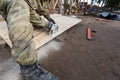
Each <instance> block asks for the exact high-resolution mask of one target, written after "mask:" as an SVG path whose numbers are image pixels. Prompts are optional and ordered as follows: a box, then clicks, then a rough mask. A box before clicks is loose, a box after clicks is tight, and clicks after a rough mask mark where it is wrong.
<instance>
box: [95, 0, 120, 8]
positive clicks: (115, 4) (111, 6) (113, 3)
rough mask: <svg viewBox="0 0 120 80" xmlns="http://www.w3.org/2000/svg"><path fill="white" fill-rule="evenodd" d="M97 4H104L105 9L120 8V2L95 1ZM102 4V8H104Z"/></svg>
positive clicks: (111, 0)
mask: <svg viewBox="0 0 120 80" xmlns="http://www.w3.org/2000/svg"><path fill="white" fill-rule="evenodd" d="M94 1H95V2H97V3H101V2H102V3H103V4H104V6H105V7H109V8H111V9H113V8H118V7H119V6H120V0H94ZM103 4H102V7H103Z"/></svg>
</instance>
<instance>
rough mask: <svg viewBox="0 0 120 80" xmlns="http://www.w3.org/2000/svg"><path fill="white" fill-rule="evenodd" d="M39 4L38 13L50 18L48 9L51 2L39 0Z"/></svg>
mask: <svg viewBox="0 0 120 80" xmlns="http://www.w3.org/2000/svg"><path fill="white" fill-rule="evenodd" d="M37 2H38V4H39V8H38V13H39V14H40V15H43V16H44V17H45V18H46V19H48V20H49V19H50V14H49V11H48V9H47V8H48V4H49V0H47V1H40V0H37Z"/></svg>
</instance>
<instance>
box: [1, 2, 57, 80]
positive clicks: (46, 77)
mask: <svg viewBox="0 0 120 80" xmlns="http://www.w3.org/2000/svg"><path fill="white" fill-rule="evenodd" d="M44 1H46V0H0V11H1V12H2V15H3V17H4V18H5V21H6V23H7V27H8V30H9V37H10V39H11V41H12V45H13V47H12V56H13V58H14V59H15V60H16V62H17V63H18V64H19V65H20V70H21V74H22V75H23V77H24V78H25V79H26V80H59V79H58V78H57V77H56V76H55V75H53V74H51V73H49V72H47V71H46V70H45V69H43V68H42V67H41V66H40V64H38V62H37V59H36V53H35V44H34V42H33V34H32V32H33V26H40V27H45V28H47V29H49V30H50V31H54V30H56V29H58V26H57V25H56V24H54V23H55V22H54V20H53V19H52V18H50V15H49V13H48V12H47V11H46V10H45V9H44V7H42V6H43V3H44ZM40 15H44V17H45V18H47V20H48V21H47V22H45V20H43V19H42V18H41V17H40Z"/></svg>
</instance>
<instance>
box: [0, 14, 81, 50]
mask: <svg viewBox="0 0 120 80" xmlns="http://www.w3.org/2000/svg"><path fill="white" fill-rule="evenodd" d="M51 17H52V18H53V19H54V20H55V22H56V23H57V24H58V25H59V30H58V32H57V33H55V34H53V35H48V33H47V32H45V31H42V32H41V31H40V32H39V30H35V31H34V32H33V33H34V39H33V41H34V42H35V49H37V48H39V47H41V46H42V45H44V44H46V43H47V42H49V41H50V40H52V39H54V38H55V37H56V36H58V35H60V34H61V33H63V32H65V31H66V30H68V29H69V28H71V27H73V26H74V25H76V24H77V23H79V22H81V20H80V19H77V18H73V17H67V16H63V15H60V14H53V15H51ZM0 26H1V25H0ZM4 27H6V26H4ZM0 35H1V37H3V39H4V40H5V42H7V44H8V45H9V46H10V47H11V48H12V44H11V41H10V39H9V36H8V30H7V29H6V28H2V29H1V30H0Z"/></svg>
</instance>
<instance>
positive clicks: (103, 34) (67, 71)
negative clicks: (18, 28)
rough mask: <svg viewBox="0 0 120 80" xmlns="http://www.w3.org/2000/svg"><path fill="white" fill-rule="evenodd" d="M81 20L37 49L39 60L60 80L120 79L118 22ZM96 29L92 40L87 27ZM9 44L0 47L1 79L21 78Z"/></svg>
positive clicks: (88, 18) (86, 18) (119, 31)
mask: <svg viewBox="0 0 120 80" xmlns="http://www.w3.org/2000/svg"><path fill="white" fill-rule="evenodd" d="M78 18H80V19H82V20H83V21H82V22H80V23H79V24H77V25H75V26H74V27H72V28H71V29H69V30H67V31H66V32H64V33H63V34H61V35H60V36H58V37H56V38H55V39H54V40H52V41H50V42H49V43H47V44H46V45H44V46H42V47H41V48H40V49H38V50H37V53H38V60H39V62H40V63H41V64H42V65H43V67H44V68H46V69H47V70H48V71H50V72H51V73H53V74H56V75H57V76H58V77H59V78H60V80H120V22H119V21H97V20H96V19H95V18H94V17H87V16H85V17H81V16H80V17H78ZM88 27H90V28H91V29H92V30H96V33H92V40H87V39H86V29H87V28H88ZM19 73H20V71H19V66H18V65H16V64H15V62H14V61H13V60H12V58H11V57H10V50H9V49H8V48H4V49H0V80H21V79H20V78H21V77H20V75H19Z"/></svg>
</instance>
